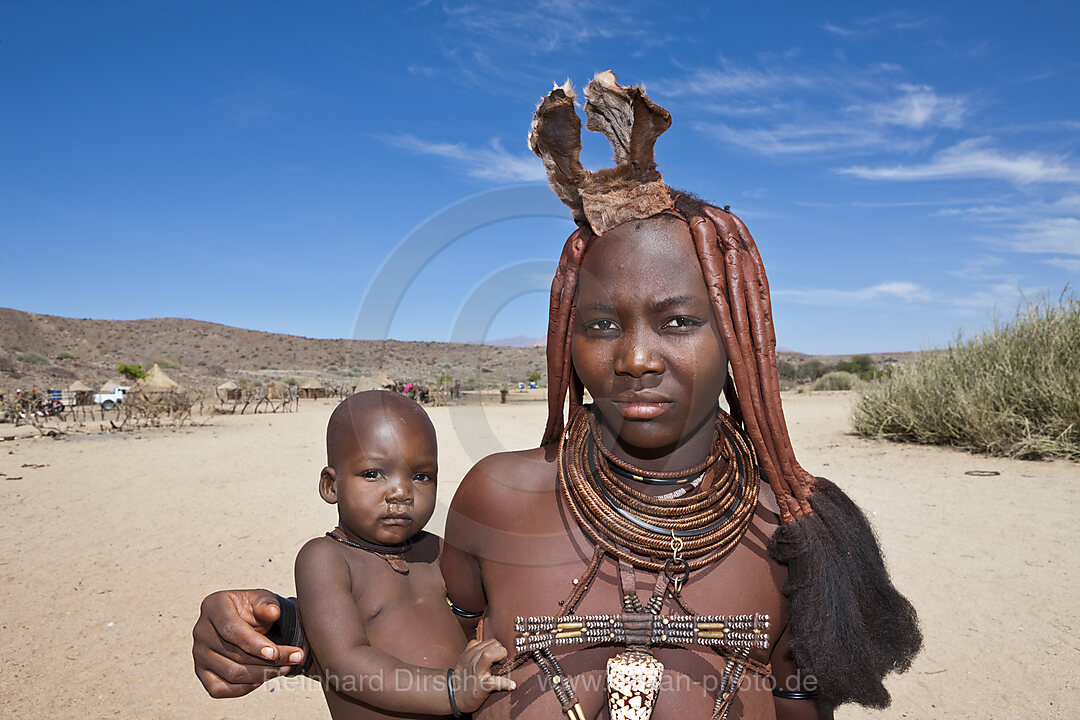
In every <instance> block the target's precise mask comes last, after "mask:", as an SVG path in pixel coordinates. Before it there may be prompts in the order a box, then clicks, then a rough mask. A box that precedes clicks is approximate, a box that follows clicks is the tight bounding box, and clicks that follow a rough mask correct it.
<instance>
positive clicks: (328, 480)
mask: <svg viewBox="0 0 1080 720" xmlns="http://www.w3.org/2000/svg"><path fill="white" fill-rule="evenodd" d="M319 495H321V496H322V499H323V500H325V501H326V502H328V503H330V504H331V505H337V473H336V472H334V468H332V467H330V466H327V467H324V468H323V469H322V474H321V475H319Z"/></svg>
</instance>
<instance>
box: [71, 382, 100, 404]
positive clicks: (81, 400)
mask: <svg viewBox="0 0 1080 720" xmlns="http://www.w3.org/2000/svg"><path fill="white" fill-rule="evenodd" d="M67 395H68V398H66V399H70V400H71V402H65V403H64V404H65V405H93V404H94V389H93V388H92V387H90V386H89V385H86V384H85V383H82V382H79V381H78V380H76V381H75V382H73V383H71V384H70V385H68V387H67Z"/></svg>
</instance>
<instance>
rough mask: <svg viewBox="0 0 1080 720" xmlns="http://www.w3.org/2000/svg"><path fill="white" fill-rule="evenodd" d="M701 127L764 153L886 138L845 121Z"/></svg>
mask: <svg viewBox="0 0 1080 720" xmlns="http://www.w3.org/2000/svg"><path fill="white" fill-rule="evenodd" d="M697 128H698V129H699V130H702V131H704V132H707V133H710V134H712V135H713V136H715V137H717V138H718V139H720V140H723V141H724V142H728V143H731V144H732V145H736V146H738V147H741V148H745V149H747V150H752V151H754V152H757V153H761V154H762V155H792V154H798V153H820V152H834V151H837V150H859V149H865V148H869V147H872V146H876V145H880V144H881V143H882V142H884V140H883V138H882V137H881V136H880V135H879V134H877V133H876V132H874V131H872V130H867V129H863V128H856V127H845V126H842V125H825V126H818V127H814V126H812V125H794V124H792V125H777V126H775V127H771V128H735V127H732V126H730V125H726V124H724V123H699V124H698V125H697Z"/></svg>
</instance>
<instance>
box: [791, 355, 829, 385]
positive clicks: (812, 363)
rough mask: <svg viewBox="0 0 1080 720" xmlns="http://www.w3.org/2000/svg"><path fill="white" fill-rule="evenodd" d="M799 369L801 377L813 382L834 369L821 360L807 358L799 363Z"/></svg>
mask: <svg viewBox="0 0 1080 720" xmlns="http://www.w3.org/2000/svg"><path fill="white" fill-rule="evenodd" d="M798 370H799V379H801V380H807V381H811V382H812V381H814V380H817V379H818V378H819V377H821V376H822V375H824V374H825V373H827V372H829V371H830V370H832V368H831V367H829V366H828V365H826V364H825V363H823V362H821V361H820V360H807V361H806V362H804V363H801V364H800V365H799V368H798Z"/></svg>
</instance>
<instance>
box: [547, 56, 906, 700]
mask: <svg viewBox="0 0 1080 720" xmlns="http://www.w3.org/2000/svg"><path fill="white" fill-rule="evenodd" d="M585 97H586V99H587V102H586V103H585V112H586V114H587V115H588V123H587V125H586V127H588V129H590V130H597V131H600V132H602V133H604V134H605V135H606V136H607V138H608V140H609V141H610V142H611V146H612V147H613V148H614V150H615V167H614V168H609V169H604V170H597V171H589V170H585V169H584V168H582V167H581V161H580V158H579V156H580V153H581V121H580V120H579V119H578V116H577V113H576V112H575V110H574V93H573V90H572V89H571V87H570V84H569V82H567V83H566V84H565V85H563V86H561V87H556V88H555V89H554V90H552V91H551V93H550V94H548V95H547V97H545V98H544V99H543V100H542V101H541V103H540V105H539V107H538V108H537V110H536V114H535V116H534V118H533V124H532V132H531V133H530V134H529V147H530V148H531V149H532V151H533V152H534V153H536V154H537V155H538V156H539V157H540V159H541V160H543V161H544V167H545V168H546V169H547V176H548V180H549V182H550V183H551V187H552V189H554V190H555V193H556V194H557V195H558V196H559V198H560V199H561V200H562V201H563V202H564V203H566V204H567V205H568V206H569V207H570V208H571V210H572V211H573V215H574V220H575V222H577V224H578V226H579V228H578V230H577V231H576V232H575V233H574V234H573V235H571V236H570V238H569V239H568V240H567V241H566V245H565V246H564V247H563V253H562V257H561V259H560V260H559V268H558V270H557V271H556V274H555V279H554V281H553V282H552V286H551V309H550V321H549V325H548V342H547V359H548V422H547V427H546V429H545V432H544V440H543V442H544V444H549V443H556V442H558V440H559V438H560V436H561V435H562V432H563V426H564V418H563V408H564V406H565V404H566V402H567V401H568V400H569V405H570V411H571V413H573V412H575V411H576V409H577V408H578V407H579V406H580V405H581V402H582V396H583V388H582V385H581V381H580V379H579V378H578V377H577V373H576V372H575V371H574V367H573V363H572V355H571V343H572V340H573V335H574V322H575V315H576V308H575V306H574V297H575V292H576V288H577V277H578V273H579V270H580V268H581V263H582V261H583V260H584V258H585V253H586V250H587V249H588V247H589V245H590V243H591V241H592V240H593V239H594V238H595V237H596V236H598V235H602V234H603V233H605V232H607V231H608V230H610V229H611V228H613V227H615V226H616V225H619V224H621V223H624V222H626V221H628V220H634V219H642V218H648V217H653V216H655V215H659V214H672V215H675V216H677V217H680V218H682V219H683V221H684V222H686V223H687V224H688V225H689V226H690V235H691V237H692V238H693V241H694V245H695V249H696V251H697V256H698V261H699V263H700V265H701V271H702V274H703V276H704V278H705V282H706V286H707V289H708V293H709V298H710V300H711V301H712V306H713V314H714V315H715V317H716V323H717V327H718V328H719V330H720V335H721V337H722V339H723V342H724V349H725V351H726V352H727V356H728V361H729V363H730V365H731V373H730V375H729V377H728V381H727V385H726V387H725V388H724V394H725V396H726V397H727V400H728V405H729V406H730V407H731V411H732V412H731V414H732V417H733V418H735V419H736V420H737V421H739V422H741V423H742V425H743V427H744V429H745V431H746V433H747V435H749V437H750V440H751V443H752V444H753V446H754V450H755V453H756V455H757V461H758V463H759V464H760V466H761V472H762V475H763V477H765V478H767V479H768V482H769V486H770V487H771V488H772V490H773V494H774V495H775V496H776V500H777V503H778V505H779V509H780V521H781V524H780V528H779V529H778V530H777V531H776V533H775V535H774V536H773V538H772V541H771V543H770V546H769V550H770V552H771V553H772V555H773V557H774V558H775V559H776V560H777V561H778V562H780V563H783V564H784V565H786V566H787V569H788V582H787V584H786V585H785V586H784V593H785V595H787V596H788V599H789V624H788V648H789V649H790V651H791V653H792V655H793V657H794V658H795V661H796V663H797V664H798V666H799V668H800V669H801V670H802V671H803V672H804V673H807V674H809V675H812V676H815V677H816V679H817V682H818V685H819V687H820V689H821V698H820V702H822V703H823V704H824V705H827V706H835V705H839V704H841V703H845V702H852V701H854V702H858V703H861V704H864V705H871V706H875V707H884V706H886V705H888V703H889V693H888V691H886V689H885V687H884V685H882V682H881V681H882V679H883V678H884V676H885V675H887V674H888V673H889V672H891V671H894V670H897V671H903V670H906V669H907V668H908V666H909V665H910V664H911V661H912V659H913V658H914V656H915V654H916V653H917V652H918V650H919V648H920V646H921V644H922V635H921V633H920V631H919V625H918V619H917V617H916V615H915V610H914V608H913V607H912V606H911V603H909V602H908V601H907V599H906V598H904V596H903V595H901V594H900V593H899V592H897V590H896V588H895V587H893V585H892V582H891V581H890V579H889V575H888V572H887V571H886V570H885V565H884V560H883V558H882V555H881V550H880V549H879V548H878V544H877V540H876V539H875V537H874V533H873V530H872V529H871V528H870V524H869V523H868V522H867V520H866V517H865V516H864V515H863V513H862V512H861V511H860V510H859V508H858V507H856V505H855V504H854V503H853V502H851V500H850V499H848V497H847V496H846V495H845V494H844V493H843V492H842V491H841V490H840V489H839V488H837V487H836V486H835V485H833V484H832V483H831V482H829V481H828V480H825V479H824V478H818V477H815V476H813V475H811V474H810V473H809V472H807V471H806V470H804V469H803V468H802V466H801V465H800V464H799V462H798V460H796V458H795V453H794V450H793V449H792V446H791V440H790V438H789V437H788V430H787V422H786V420H785V419H784V412H783V407H782V406H781V402H780V383H779V380H778V378H777V372H776V333H775V332H774V329H773V322H772V303H771V300H770V295H769V283H768V280H767V278H766V277H765V267H764V265H763V264H762V262H761V255H760V253H759V252H758V249H757V245H756V244H755V243H754V238H753V237H752V236H751V235H750V231H749V230H748V229H747V227H746V225H744V224H743V222H742V220H740V219H739V218H738V217H736V216H735V215H734V214H732V213H730V212H728V211H727V208H724V209H719V208H715V207H711V206H708V205H706V204H704V203H701V202H700V201H697V200H696V199H694V198H693V197H692V196H689V195H687V194H685V193H681V192H678V191H672V190H670V189H669V188H668V187H667V186H666V185H665V184H664V182H663V180H662V179H661V177H660V173H659V172H658V171H657V170H656V162H655V160H654V158H653V146H654V145H655V143H656V139H657V138H658V137H659V136H660V135H661V133H663V132H664V131H665V130H667V129H668V127H670V126H671V115H670V114H669V113H668V112H667V110H665V109H664V108H662V107H660V106H659V105H656V104H655V103H653V102H652V101H651V100H649V98H648V96H647V95H646V94H645V92H644V91H643V90H642V89H641V88H639V87H622V86H620V85H619V84H618V83H617V82H616V81H615V76H614V75H612V74H611V73H610V72H603V73H600V74H599V75H597V76H596V77H595V78H594V79H593V80H592V82H590V83H589V84H588V85H587V86H586V88H585Z"/></svg>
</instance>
